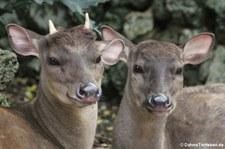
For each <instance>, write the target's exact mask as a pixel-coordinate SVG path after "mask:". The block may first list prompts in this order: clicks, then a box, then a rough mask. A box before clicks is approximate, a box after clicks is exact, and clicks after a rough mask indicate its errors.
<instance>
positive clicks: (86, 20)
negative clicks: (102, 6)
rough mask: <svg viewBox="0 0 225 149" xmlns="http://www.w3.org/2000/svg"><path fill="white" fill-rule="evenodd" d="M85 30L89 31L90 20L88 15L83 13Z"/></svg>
mask: <svg viewBox="0 0 225 149" xmlns="http://www.w3.org/2000/svg"><path fill="white" fill-rule="evenodd" d="M84 28H85V29H91V27H90V19H89V15H88V13H85V24H84Z"/></svg>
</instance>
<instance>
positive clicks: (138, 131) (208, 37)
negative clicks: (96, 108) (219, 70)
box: [102, 27, 214, 149]
mask: <svg viewBox="0 0 225 149" xmlns="http://www.w3.org/2000/svg"><path fill="white" fill-rule="evenodd" d="M102 34H103V38H104V39H105V40H112V39H114V38H121V39H122V40H123V41H124V42H125V45H126V46H125V49H124V52H123V53H122V55H121V59H122V60H124V61H125V62H126V63H127V66H128V79H127V83H126V87H125V92H124V96H123V99H122V101H121V104H120V107H119V111H118V115H117V118H116V119H115V123H114V130H113V148H114V149H169V148H171V149H175V147H173V146H172V145H171V144H170V141H169V137H168V133H167V132H166V131H165V130H166V121H167V118H168V116H169V115H170V113H171V112H172V111H173V110H174V108H175V107H176V95H175V94H176V93H177V92H178V91H179V90H180V89H181V88H182V86H183V75H182V67H183V66H184V65H185V64H192V65H196V64H199V63H201V62H203V61H204V60H206V59H207V57H208V54H209V52H210V50H211V48H212V43H213V40H214V35H213V34H210V33H203V34H199V35H198V36H196V37H193V38H192V39H190V40H188V41H187V42H186V43H185V44H184V45H183V46H181V47H178V46H176V45H175V44H172V43H168V42H162V41H154V40H149V41H145V42H141V43H139V44H138V45H137V46H135V45H133V44H132V43H131V42H129V41H128V40H127V39H126V38H125V37H123V36H122V35H120V34H118V33H116V32H115V31H113V30H112V29H111V28H109V27H103V28H102ZM179 106H182V105H179ZM181 108H182V107H181Z"/></svg>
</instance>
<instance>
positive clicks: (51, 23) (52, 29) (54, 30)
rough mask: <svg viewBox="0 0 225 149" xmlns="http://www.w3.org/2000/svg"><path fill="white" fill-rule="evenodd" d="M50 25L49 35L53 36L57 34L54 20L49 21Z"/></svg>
mask: <svg viewBox="0 0 225 149" xmlns="http://www.w3.org/2000/svg"><path fill="white" fill-rule="evenodd" d="M48 23H49V34H53V33H55V32H57V30H56V29H55V26H54V24H53V22H52V20H48Z"/></svg>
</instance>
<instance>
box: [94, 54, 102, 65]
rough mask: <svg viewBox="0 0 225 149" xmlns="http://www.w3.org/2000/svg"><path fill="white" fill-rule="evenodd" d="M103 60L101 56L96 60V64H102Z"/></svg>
mask: <svg viewBox="0 0 225 149" xmlns="http://www.w3.org/2000/svg"><path fill="white" fill-rule="evenodd" d="M101 60H102V59H101V56H99V57H97V58H96V60H95V62H96V63H97V64H99V63H100V62H101Z"/></svg>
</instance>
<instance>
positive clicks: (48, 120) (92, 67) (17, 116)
mask: <svg viewBox="0 0 225 149" xmlns="http://www.w3.org/2000/svg"><path fill="white" fill-rule="evenodd" d="M88 22H89V19H88V15H86V24H85V26H83V25H80V26H76V27H73V28H71V29H61V30H56V29H55V28H54V25H53V24H52V22H51V21H50V25H49V26H50V34H48V35H46V36H41V35H39V34H37V33H34V32H32V31H30V30H27V29H25V28H23V27H21V26H19V25H16V24H9V25H8V26H7V31H8V39H9V42H10V45H11V47H12V48H13V49H14V51H15V52H17V53H18V54H21V55H24V56H28V55H34V56H37V57H38V58H39V59H40V63H41V66H42V69H41V73H40V82H39V88H38V94H37V97H36V99H35V100H34V101H32V103H28V104H25V105H22V106H19V107H15V108H0V148H2V149H15V148H16V149H31V148H32V149H44V148H46V149H50V148H66V149H91V148H92V145H93V141H94V136H95V131H96V125H97V101H98V99H99V98H100V96H101V87H100V85H101V79H102V77H103V70H104V67H103V63H106V64H109V65H110V64H114V63H116V62H117V61H118V60H119V55H120V53H121V51H122V50H123V42H122V41H121V40H120V39H115V40H109V41H96V35H95V33H94V32H93V31H92V30H91V29H90V27H89V23H88Z"/></svg>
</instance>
